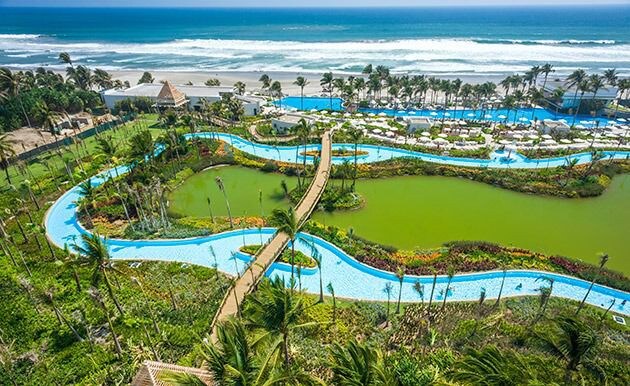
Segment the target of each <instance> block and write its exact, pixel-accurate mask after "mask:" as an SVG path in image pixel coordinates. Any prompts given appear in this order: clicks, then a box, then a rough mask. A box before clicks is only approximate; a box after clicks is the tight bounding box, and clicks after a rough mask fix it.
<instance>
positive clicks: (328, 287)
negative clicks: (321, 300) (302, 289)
mask: <svg viewBox="0 0 630 386" xmlns="http://www.w3.org/2000/svg"><path fill="white" fill-rule="evenodd" d="M326 290H327V291H328V293H329V294H330V296H332V300H333V320H332V322H333V324H334V323H335V322H336V320H337V298H335V288H334V287H333V285H332V283H331V282H328V285H327V286H326Z"/></svg>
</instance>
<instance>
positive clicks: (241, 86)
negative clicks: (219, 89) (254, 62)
mask: <svg viewBox="0 0 630 386" xmlns="http://www.w3.org/2000/svg"><path fill="white" fill-rule="evenodd" d="M245 87H247V86H246V85H245V83H243V82H241V81H238V82H236V83H234V90H235V91H236V93H237V94H238V95H243V94H245Z"/></svg>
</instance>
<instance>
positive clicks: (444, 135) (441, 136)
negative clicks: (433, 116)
mask: <svg viewBox="0 0 630 386" xmlns="http://www.w3.org/2000/svg"><path fill="white" fill-rule="evenodd" d="M438 137H440V138H446V137H448V135H446V134H444V133H440V134H438Z"/></svg>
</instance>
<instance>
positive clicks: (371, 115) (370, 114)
mask: <svg viewBox="0 0 630 386" xmlns="http://www.w3.org/2000/svg"><path fill="white" fill-rule="evenodd" d="M375 116H376V114H374V113H369V114H368V117H375Z"/></svg>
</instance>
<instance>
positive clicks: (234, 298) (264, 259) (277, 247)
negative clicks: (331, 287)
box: [212, 131, 332, 342]
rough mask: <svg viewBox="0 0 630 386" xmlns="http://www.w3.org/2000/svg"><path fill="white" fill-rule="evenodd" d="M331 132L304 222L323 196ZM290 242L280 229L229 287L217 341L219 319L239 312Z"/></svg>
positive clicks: (301, 213) (304, 205)
mask: <svg viewBox="0 0 630 386" xmlns="http://www.w3.org/2000/svg"><path fill="white" fill-rule="evenodd" d="M331 136H332V134H331V131H326V132H325V133H324V135H323V136H322V154H321V161H320V163H319V166H318V168H317V171H316V173H315V177H314V178H313V180H312V181H311V184H310V185H309V187H308V190H307V191H306V194H304V196H302V199H301V200H300V202H299V203H298V204H297V206H296V208H295V215H296V217H297V219H298V222H299V223H300V224H302V223H304V222H305V221H306V220H308V217H309V216H310V215H311V212H313V209H315V206H316V205H317V202H318V201H319V198H320V197H321V195H322V193H323V192H324V189H325V188H326V183H327V182H328V176H329V174H330V167H331ZM288 242H289V237H288V236H287V235H286V234H285V233H280V232H279V233H276V235H275V236H274V237H273V238H272V239H271V241H270V242H269V243H268V244H267V245H266V246H265V247H263V249H262V250H261V251H260V252H259V253H258V254H256V256H255V257H254V259H255V260H254V261H253V263H252V264H251V265H250V266H249V268H248V269H247V270H246V271H245V272H243V273H242V274H241V276H240V277H239V278H237V279H236V282H235V283H234V285H233V286H232V288H231V289H230V290H229V291H228V293H227V294H226V296H225V298H223V303H222V304H221V306H220V308H219V310H218V311H217V314H216V315H215V317H214V320H213V321H212V341H213V342H214V341H216V325H217V322H219V321H221V320H225V319H226V318H228V317H230V316H234V315H238V314H239V312H240V310H239V308H240V305H241V303H242V302H243V300H244V299H245V296H246V295H247V294H248V293H250V291H251V290H252V289H253V288H254V287H255V286H256V284H257V283H258V282H259V281H260V279H261V278H262V277H263V276H264V274H265V271H266V270H267V268H269V266H270V265H271V263H273V262H274V261H275V260H276V258H277V257H278V256H279V255H280V253H281V252H282V251H283V250H284V248H285V247H286V246H287V244H288Z"/></svg>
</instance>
